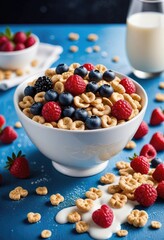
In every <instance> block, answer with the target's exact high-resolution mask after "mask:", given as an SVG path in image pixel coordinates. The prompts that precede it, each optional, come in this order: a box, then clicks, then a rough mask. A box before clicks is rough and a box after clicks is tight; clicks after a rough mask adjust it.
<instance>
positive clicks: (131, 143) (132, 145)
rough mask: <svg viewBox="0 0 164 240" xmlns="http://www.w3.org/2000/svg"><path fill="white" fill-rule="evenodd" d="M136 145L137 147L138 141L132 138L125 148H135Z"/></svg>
mask: <svg viewBox="0 0 164 240" xmlns="http://www.w3.org/2000/svg"><path fill="white" fill-rule="evenodd" d="M135 147H136V143H135V142H134V141H132V140H131V141H129V142H128V143H127V144H126V146H125V149H134V148H135Z"/></svg>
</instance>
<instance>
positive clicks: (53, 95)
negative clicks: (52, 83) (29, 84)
mask: <svg viewBox="0 0 164 240" xmlns="http://www.w3.org/2000/svg"><path fill="white" fill-rule="evenodd" d="M44 98H45V100H46V101H47V102H49V101H57V99H58V93H57V92H56V91H54V90H53V89H50V90H48V91H47V92H46V93H45V96H44Z"/></svg>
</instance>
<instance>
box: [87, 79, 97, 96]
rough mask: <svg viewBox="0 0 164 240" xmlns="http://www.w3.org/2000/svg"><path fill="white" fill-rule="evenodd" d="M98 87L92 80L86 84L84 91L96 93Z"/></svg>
mask: <svg viewBox="0 0 164 240" xmlns="http://www.w3.org/2000/svg"><path fill="white" fill-rule="evenodd" d="M98 89H99V86H98V85H97V83H96V82H94V81H92V82H89V83H88V84H87V86H86V92H93V93H97V91H98Z"/></svg>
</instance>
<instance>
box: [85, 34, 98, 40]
mask: <svg viewBox="0 0 164 240" xmlns="http://www.w3.org/2000/svg"><path fill="white" fill-rule="evenodd" d="M98 38H99V37H98V35H97V34H95V33H90V34H89V35H88V37H87V39H88V41H91V42H95V41H97V40H98Z"/></svg>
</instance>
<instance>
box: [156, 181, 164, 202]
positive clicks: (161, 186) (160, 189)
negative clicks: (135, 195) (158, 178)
mask: <svg viewBox="0 0 164 240" xmlns="http://www.w3.org/2000/svg"><path fill="white" fill-rule="evenodd" d="M157 193H158V196H159V197H160V198H163V199H164V181H162V182H160V183H158V186H157Z"/></svg>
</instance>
